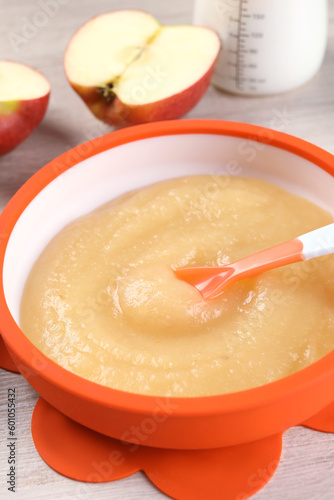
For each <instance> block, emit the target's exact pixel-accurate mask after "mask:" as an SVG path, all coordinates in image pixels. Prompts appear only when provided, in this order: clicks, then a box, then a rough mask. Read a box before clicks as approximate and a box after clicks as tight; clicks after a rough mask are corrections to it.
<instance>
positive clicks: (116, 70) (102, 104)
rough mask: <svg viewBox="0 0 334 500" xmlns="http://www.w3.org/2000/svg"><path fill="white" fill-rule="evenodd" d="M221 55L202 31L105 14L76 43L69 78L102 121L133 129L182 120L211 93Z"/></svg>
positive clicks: (124, 13)
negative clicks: (148, 124)
mask: <svg viewBox="0 0 334 500" xmlns="http://www.w3.org/2000/svg"><path fill="white" fill-rule="evenodd" d="M219 49H220V40H219V38H218V35H217V34H216V33H215V32H214V31H212V30H210V29H207V28H202V27H198V26H162V25H161V24H159V23H158V22H157V21H156V19H155V18H154V17H152V16H151V15H149V14H147V13H145V12H142V11H136V10H121V11H115V12H111V13H108V14H103V15H101V16H98V17H96V18H93V19H92V20H90V21H88V22H87V23H86V24H85V25H84V26H82V27H81V28H80V29H79V31H78V32H77V33H76V34H75V35H74V37H73V38H72V40H71V42H70V44H69V46H68V48H67V51H66V54H65V60H64V63H65V72H66V75H67V78H68V80H69V82H70V83H71V85H72V87H73V88H74V89H75V90H76V91H77V92H78V94H79V95H80V96H81V97H82V99H83V100H84V101H85V103H86V104H87V105H88V107H89V108H90V109H91V111H92V112H93V113H94V114H95V115H96V116H97V117H98V118H100V119H101V120H103V121H105V122H107V123H109V124H113V125H117V126H124V125H131V124H136V123H144V122H150V121H156V120H165V119H173V118H179V117H180V116H182V115H184V114H185V113H187V112H188V111H189V110H190V109H191V108H192V107H193V106H194V105H195V104H196V103H197V102H198V101H199V99H200V98H201V97H202V95H203V94H204V92H205V91H206V89H207V87H208V85H209V83H210V79H211V76H212V72H213V69H214V63H215V61H216V59H217V56H218V53H219Z"/></svg>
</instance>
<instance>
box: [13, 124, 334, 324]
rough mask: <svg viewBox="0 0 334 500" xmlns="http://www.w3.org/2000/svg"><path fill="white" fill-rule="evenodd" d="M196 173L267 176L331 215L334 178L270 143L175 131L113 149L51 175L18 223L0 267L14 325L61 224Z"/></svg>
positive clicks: (333, 203) (264, 177)
mask: <svg viewBox="0 0 334 500" xmlns="http://www.w3.org/2000/svg"><path fill="white" fill-rule="evenodd" d="M198 174H211V175H236V174H237V175H239V176H242V177H254V178H258V179H263V180H267V181H269V182H273V183H274V184H276V185H278V186H281V187H283V188H285V189H287V190H288V191H290V192H292V193H294V194H297V195H299V196H303V197H304V198H307V199H309V200H310V201H313V202H314V203H316V204H317V205H319V206H321V207H323V208H325V209H327V210H328V211H330V212H331V213H332V214H334V197H333V192H334V178H333V177H332V176H331V175H329V174H328V173H326V172H325V171H323V170H322V169H320V168H319V167H317V166H316V165H314V164H313V163H311V162H309V161H307V160H305V159H303V158H301V157H299V156H297V155H295V154H293V153H289V152H287V151H284V150H281V149H279V148H276V147H273V146H270V145H264V144H261V143H257V142H254V141H251V140H248V139H242V138H237V137H229V136H221V135H210V134H181V135H171V136H161V137H155V138H148V139H143V140H140V141H135V142H131V143H128V144H124V145H122V146H118V147H116V148H112V149H110V150H108V151H105V152H103V153H100V154H97V155H95V156H93V157H91V158H89V159H87V160H84V161H82V162H80V163H79V164H77V165H76V166H74V167H72V168H71V169H70V170H67V171H66V172H64V173H63V174H61V175H60V176H59V177H57V178H56V179H55V180H54V181H52V182H51V183H50V184H49V185H48V186H46V187H45V188H44V189H43V190H42V191H41V192H40V193H39V194H38V195H37V196H36V197H35V198H34V200H33V201H32V202H31V203H30V204H29V206H28V207H27V208H26V209H25V211H24V212H23V213H22V215H21V216H20V218H19V220H18V221H17V223H16V225H15V227H14V229H13V231H12V234H11V236H10V239H9V242H8V246H7V250H6V255H5V262H4V271H3V281H4V291H5V298H6V302H7V305H8V307H9V310H10V312H11V314H12V316H13V318H14V320H15V321H16V322H17V324H19V311H20V302H21V297H22V292H23V288H24V285H25V282H26V279H27V277H28V274H29V272H30V269H31V268H32V266H33V264H34V262H35V261H36V259H37V258H38V256H39V255H40V254H41V252H42V251H43V249H44V248H45V247H46V245H47V244H48V242H49V241H50V240H51V239H52V238H53V236H55V235H56V234H57V233H58V232H59V231H60V230H61V229H62V228H63V227H64V226H65V225H66V224H68V223H69V222H71V221H72V220H74V219H76V218H77V217H80V216H81V215H84V214H86V213H88V212H90V211H92V210H94V209H95V208H97V207H98V206H100V205H102V204H103V203H106V202H107V201H109V200H111V199H112V198H115V197H116V196H119V195H120V194H122V193H124V192H126V191H130V190H132V189H136V188H139V187H142V186H146V185H149V184H152V183H154V182H158V181H162V180H164V179H170V178H173V177H181V176H186V175H198Z"/></svg>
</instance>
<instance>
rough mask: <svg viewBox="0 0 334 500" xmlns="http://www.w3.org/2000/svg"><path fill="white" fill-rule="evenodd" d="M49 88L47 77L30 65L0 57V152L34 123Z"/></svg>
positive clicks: (6, 150)
mask: <svg viewBox="0 0 334 500" xmlns="http://www.w3.org/2000/svg"><path fill="white" fill-rule="evenodd" d="M50 90H51V86H50V83H49V81H48V80H47V78H46V77H45V76H44V75H42V73H40V72H39V71H37V70H35V69H34V68H31V67H30V66H26V65H25V64H21V63H18V62H14V61H0V155H4V154H6V153H9V151H11V150H12V149H14V148H15V147H16V146H18V144H20V143H21V142H22V141H23V140H24V139H26V137H28V135H29V134H31V132H32V131H33V130H34V129H35V128H36V127H37V125H38V124H39V123H40V121H41V120H42V118H43V116H44V114H45V111H46V108H47V106H48V102H49V95H50Z"/></svg>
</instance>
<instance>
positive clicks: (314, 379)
mask: <svg viewBox="0 0 334 500" xmlns="http://www.w3.org/2000/svg"><path fill="white" fill-rule="evenodd" d="M205 173H206V174H215V175H217V174H225V175H242V176H251V177H258V178H262V179H265V180H269V181H271V182H274V183H276V184H278V185H281V186H283V187H285V188H286V189H288V190H290V191H292V192H295V193H296V194H299V195H302V196H304V197H307V198H309V199H310V200H312V201H314V202H316V203H317V204H318V205H321V206H323V207H324V208H327V209H328V210H330V211H331V212H332V213H334V199H333V194H332V193H333V192H334V178H333V176H334V158H333V156H332V155H330V154H329V153H327V152H325V151H323V150H321V149H319V148H317V147H316V146H314V145H312V144H309V143H307V142H304V141H302V140H300V139H297V138H295V137H291V136H288V135H286V134H283V133H281V132H275V131H273V130H270V129H265V128H260V127H256V126H253V125H248V124H241V123H232V122H222V121H216V120H185V121H168V122H161V123H153V124H148V125H140V126H136V127H132V128H128V129H125V130H120V131H117V132H112V133H110V134H107V135H105V136H103V137H99V138H97V139H93V140H92V141H89V142H87V143H84V144H81V145H80V146H77V147H76V148H74V149H72V150H70V151H68V152H67V153H64V154H63V155H62V156H60V157H58V158H56V159H55V160H53V161H52V162H50V163H49V164H48V165H46V166H45V167H44V168H42V169H41V170H40V171H39V172H37V173H36V174H35V175H34V176H33V177H32V178H31V179H30V180H28V182H26V183H25V184H24V186H23V187H22V188H21V189H20V190H19V191H18V192H17V193H16V194H15V196H14V197H13V198H12V200H11V201H10V202H9V203H8V205H7V207H6V208H5V210H4V211H3V213H2V214H1V216H0V235H1V240H0V268H1V269H0V270H1V282H0V329H1V334H2V337H3V340H4V342H5V345H6V347H7V349H8V350H9V352H10V354H11V356H12V358H13V360H14V362H15V364H16V366H17V367H18V369H19V371H20V372H21V373H22V375H23V376H24V377H25V378H26V379H27V380H28V382H29V384H30V385H31V386H32V387H34V388H35V389H36V391H37V392H38V393H39V394H40V395H41V396H42V397H43V398H44V399H45V400H46V401H48V402H49V403H50V404H51V405H52V406H54V407H55V408H57V409H58V410H59V411H61V412H62V413H64V414H65V415H67V416H68V417H70V418H72V419H73V420H75V421H77V422H79V423H81V424H83V425H85V426H87V427H89V428H91V429H93V430H96V431H98V432H100V433H102V434H105V435H108V436H111V437H115V438H118V439H121V440H123V441H126V442H131V443H135V444H143V445H146V446H154V447H162V448H177V449H200V448H216V447H223V446H230V445H236V444H240V443H246V442H250V441H254V440H258V439H261V438H264V437H267V436H270V435H274V434H276V433H279V432H282V431H284V430H286V429H287V428H289V427H291V426H293V425H297V424H299V423H301V422H303V421H304V420H306V419H308V418H309V417H311V416H312V415H314V414H316V413H318V412H319V411H320V410H321V409H322V408H324V407H325V406H327V405H329V404H330V403H331V402H332V401H333V400H334V391H333V387H334V352H333V351H332V352H331V353H329V354H328V355H327V356H325V357H324V358H322V359H321V360H319V361H318V362H316V363H314V364H312V365H311V366H309V367H307V368H305V369H303V370H301V371H299V372H296V373H294V374H293V375H290V376H288V377H285V378H283V379H281V380H278V381H276V382H273V383H270V384H266V385H263V386H260V387H256V388H254V389H250V390H246V391H241V392H237V393H231V394H224V395H218V396H208V397H192V398H161V397H153V396H143V395H138V394H132V393H127V392H122V391H118V390H114V389H111V388H108V387H103V386H101V385H98V384H95V383H93V382H90V381H88V380H86V379H83V378H81V377H79V376H77V375H74V374H73V373H71V372H69V371H67V370H65V369H64V368H62V367H61V366H59V365H57V364H55V363H54V362H53V361H51V360H50V359H48V358H47V357H46V356H44V355H43V354H42V353H41V352H40V351H39V350H38V349H37V348H36V347H35V346H34V345H33V344H32V343H31V342H30V341H29V340H28V339H27V338H26V337H25V335H24V333H23V332H22V331H21V330H20V327H19V307H20V300H21V295H22V291H23V287H24V283H25V281H26V278H27V275H28V273H29V270H30V269H31V266H32V264H33V262H34V261H35V260H36V258H37V256H38V255H39V254H40V252H41V251H42V249H43V248H44V247H45V245H46V243H47V242H48V241H49V240H50V239H51V238H52V237H53V236H54V235H55V234H56V233H57V232H58V231H59V230H60V229H61V228H62V227H63V226H64V225H65V224H67V223H68V222H70V221H71V220H73V219H75V218H77V217H78V216H80V215H82V214H84V213H87V212H89V211H91V210H93V209H94V208H96V207H97V206H99V205H101V204H102V203H104V202H105V201H107V200H109V199H110V198H113V197H115V196H117V195H119V194H121V193H122V192H125V191H129V190H131V189H134V188H136V187H140V186H144V185H147V184H150V183H153V182H157V181H159V180H163V179H167V178H172V177H177V176H183V175H192V174H193V175H195V174H205Z"/></svg>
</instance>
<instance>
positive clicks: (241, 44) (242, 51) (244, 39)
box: [229, 0, 265, 91]
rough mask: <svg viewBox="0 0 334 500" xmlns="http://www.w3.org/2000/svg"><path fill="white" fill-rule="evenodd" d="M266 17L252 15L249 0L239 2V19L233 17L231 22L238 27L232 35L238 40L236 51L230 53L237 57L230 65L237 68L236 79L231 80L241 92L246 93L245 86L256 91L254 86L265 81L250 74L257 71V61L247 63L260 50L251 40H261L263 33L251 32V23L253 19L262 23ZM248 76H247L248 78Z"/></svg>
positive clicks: (257, 13)
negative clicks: (248, 57) (248, 85)
mask: <svg viewBox="0 0 334 500" xmlns="http://www.w3.org/2000/svg"><path fill="white" fill-rule="evenodd" d="M264 18H265V15H264V14H262V13H259V12H254V13H252V12H251V10H250V2H249V0H239V8H238V17H235V15H234V16H231V17H230V22H231V23H233V24H236V25H237V27H236V28H237V29H236V32H233V35H232V33H231V37H232V38H236V49H235V50H230V51H229V52H230V53H231V54H233V55H234V56H235V59H234V63H232V61H231V63H232V64H229V66H230V67H235V77H234V78H231V80H233V81H235V85H236V88H237V89H238V90H240V91H245V85H247V83H248V84H250V87H249V90H252V91H253V90H256V88H255V87H254V84H256V83H263V82H264V80H263V79H258V78H254V77H252V76H251V74H249V70H251V73H252V72H253V71H252V70H256V69H257V67H258V66H257V63H256V61H255V60H253V61H249V60H248V61H247V60H246V59H247V55H248V56H256V55H257V54H258V52H259V50H258V49H257V48H255V47H252V46H251V44H252V42H251V40H261V39H262V38H263V33H261V31H253V30H252V31H251V30H250V25H249V22H250V20H251V19H254V20H256V21H262V20H263V19H264ZM246 74H247V76H246Z"/></svg>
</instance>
